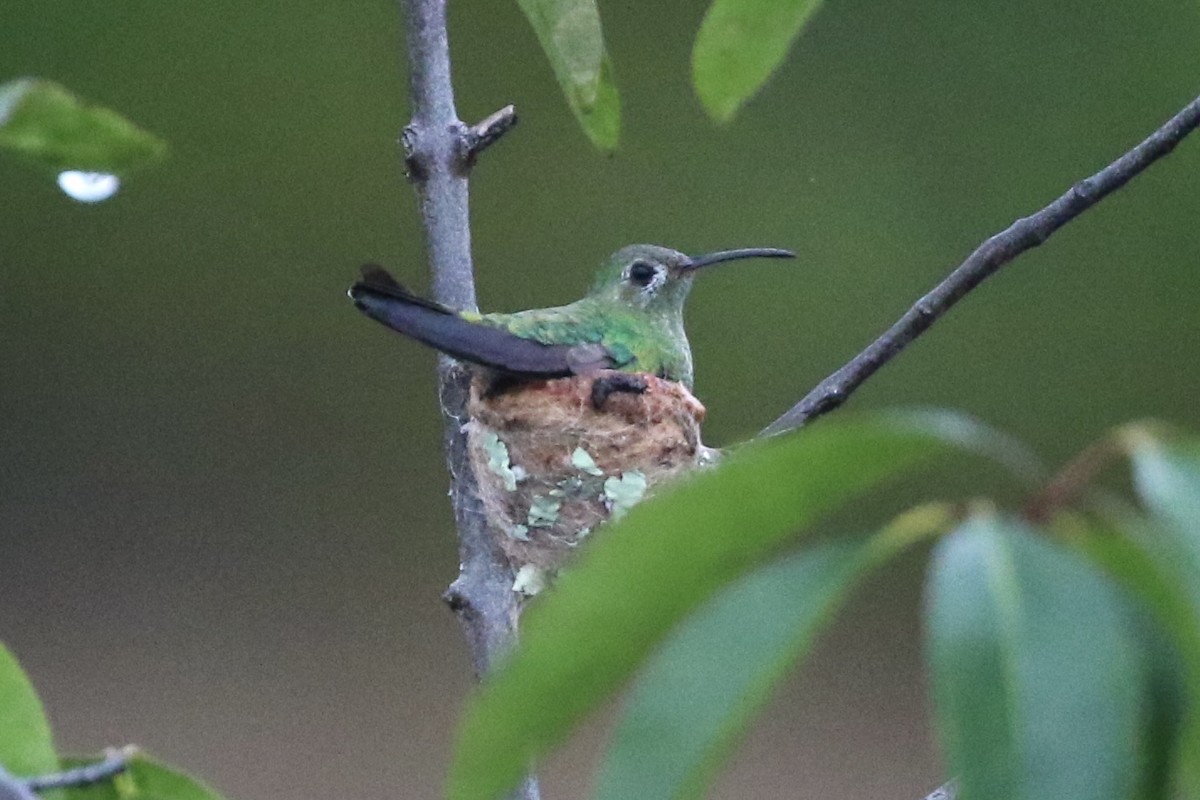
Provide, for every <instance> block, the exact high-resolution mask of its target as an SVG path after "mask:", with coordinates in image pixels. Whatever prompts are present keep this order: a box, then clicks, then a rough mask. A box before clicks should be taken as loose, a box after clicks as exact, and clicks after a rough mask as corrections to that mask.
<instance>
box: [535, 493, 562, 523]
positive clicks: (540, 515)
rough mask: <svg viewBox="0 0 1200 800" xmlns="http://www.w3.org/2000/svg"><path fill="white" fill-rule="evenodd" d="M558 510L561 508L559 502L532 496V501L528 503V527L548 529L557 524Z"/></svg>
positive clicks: (549, 498)
mask: <svg viewBox="0 0 1200 800" xmlns="http://www.w3.org/2000/svg"><path fill="white" fill-rule="evenodd" d="M560 508H562V501H561V500H556V499H554V498H553V497H543V496H541V495H534V497H533V499H532V500H530V501H529V527H531V528H549V527H550V526H551V525H553V524H554V523H556V522H558V510H559V509H560Z"/></svg>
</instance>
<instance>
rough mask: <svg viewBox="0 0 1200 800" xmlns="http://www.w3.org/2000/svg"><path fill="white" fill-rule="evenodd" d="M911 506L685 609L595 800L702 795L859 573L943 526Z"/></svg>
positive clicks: (944, 518) (637, 693)
mask: <svg viewBox="0 0 1200 800" xmlns="http://www.w3.org/2000/svg"><path fill="white" fill-rule="evenodd" d="M949 520H950V515H949V513H948V511H947V510H946V509H945V508H944V507H928V508H922V509H917V510H916V511H914V512H910V513H908V514H906V515H904V516H903V517H901V518H900V519H899V520H898V521H897V522H896V523H893V524H892V525H890V526H888V527H887V528H885V529H884V531H883V532H881V533H880V534H877V535H876V536H874V537H871V538H870V539H860V540H849V539H837V540H832V541H827V542H822V543H819V544H815V545H813V546H812V547H811V548H809V549H806V550H804V551H802V552H800V553H798V554H796V555H793V556H791V557H789V558H786V559H783V560H780V561H777V562H775V563H772V564H768V565H767V566H764V567H762V568H760V569H758V570H757V571H755V572H753V573H751V574H750V575H748V576H747V577H745V578H743V579H742V580H740V581H738V582H737V583H735V584H733V585H732V586H730V587H729V588H727V589H726V590H724V591H723V592H722V593H721V594H719V595H717V596H716V597H715V598H714V599H713V600H711V601H710V602H709V603H708V604H706V605H705V606H704V607H703V608H702V609H701V610H700V611H698V612H696V613H695V614H694V615H692V616H691V617H690V618H689V619H688V620H686V621H685V622H684V623H683V625H682V627H680V628H679V629H678V630H677V631H676V632H675V633H673V634H672V635H671V638H670V639H668V640H667V642H666V643H665V644H664V645H663V647H662V648H661V649H660V650H659V652H658V653H656V654H655V656H654V657H653V658H652V659H651V660H650V663H649V664H648V665H647V667H646V668H645V670H644V671H643V672H642V674H641V676H640V677H639V678H638V680H637V682H636V684H635V685H634V689H633V692H632V694H631V695H630V698H629V701H628V704H627V710H626V712H625V715H624V717H623V718H622V720H621V724H620V726H619V727H618V728H617V731H616V733H615V735H614V738H613V744H612V746H611V747H610V749H609V751H608V753H607V755H606V758H605V762H604V765H603V769H602V773H601V780H600V784H599V790H598V792H597V794H596V797H597V798H598V800H624V798H628V797H636V798H639V800H660V799H661V800H668V799H674V798H692V797H700V796H702V795H703V792H704V789H705V788H706V786H707V784H708V782H709V781H710V780H711V778H712V776H713V775H714V774H715V773H716V771H717V769H718V768H719V767H720V766H721V764H722V762H723V761H724V759H725V756H726V754H727V753H728V752H729V751H730V750H731V749H732V747H733V745H734V743H735V742H736V740H737V739H738V738H739V736H740V734H741V732H742V731H743V730H744V729H745V726H746V724H747V723H748V721H749V720H750V718H751V717H752V716H753V714H754V713H755V712H756V711H757V710H758V709H759V708H761V707H762V705H763V703H764V702H765V701H766V699H767V695H768V693H769V692H770V691H771V689H772V688H774V686H775V684H776V683H778V682H779V680H780V679H782V678H783V676H784V675H786V674H787V671H788V670H789V669H790V668H791V667H792V665H793V664H795V663H796V662H797V661H798V660H800V659H803V658H804V657H805V656H806V655H807V654H808V652H809V651H810V648H811V646H812V642H813V640H814V638H815V636H816V635H817V634H818V633H819V632H820V631H821V630H822V629H823V628H824V627H825V625H826V624H827V623H828V622H829V620H830V619H831V618H832V617H833V615H834V614H835V613H836V611H837V609H838V608H839V607H840V606H841V605H842V603H843V602H844V600H845V599H846V597H847V596H848V595H849V593H850V591H851V590H852V589H853V588H854V587H855V586H856V585H857V583H858V581H859V580H860V579H861V578H863V577H864V576H865V575H866V574H867V572H868V571H869V570H870V569H872V568H874V567H876V566H878V565H879V564H881V563H883V562H884V561H886V560H888V559H889V558H891V557H892V556H894V555H895V554H896V553H898V552H899V551H900V550H901V549H902V548H903V547H904V546H905V545H907V544H909V543H910V542H912V541H914V540H915V539H916V538H917V537H919V536H921V535H924V534H928V533H931V532H936V531H937V530H941V529H943V528H945V527H946V525H947V524H948V523H949Z"/></svg>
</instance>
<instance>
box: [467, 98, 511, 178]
mask: <svg viewBox="0 0 1200 800" xmlns="http://www.w3.org/2000/svg"><path fill="white" fill-rule="evenodd" d="M516 124H517V108H516V106H512V105H507V106H505V107H504V108H502V109H500V110H499V111H496V112H494V113H492V114H490V115H488V116H487V117H485V118H484V119H482V120H480V121H479V122H477V123H475V124H474V125H472V126H471V129H470V130H469V131H467V162H468V163H469V164H472V165H473V164H474V163H475V158H476V157H477V156H478V155H479V154H480V153H482V152H483V151H484V150H486V149H488V148H489V147H491V146H492V145H493V144H495V143H496V142H498V141H500V138H501V137H502V136H504V134H506V133H508V132H509V131H511V130H512V129H513V128H514V127H516Z"/></svg>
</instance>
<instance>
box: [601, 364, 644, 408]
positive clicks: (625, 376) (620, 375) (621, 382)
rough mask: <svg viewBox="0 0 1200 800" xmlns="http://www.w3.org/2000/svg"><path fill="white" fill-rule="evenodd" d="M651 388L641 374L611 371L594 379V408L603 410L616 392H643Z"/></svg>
mask: <svg viewBox="0 0 1200 800" xmlns="http://www.w3.org/2000/svg"><path fill="white" fill-rule="evenodd" d="M647 388H649V387H648V385H647V384H646V379H645V378H644V377H642V376H641V375H634V374H631V373H628V372H610V373H608V374H607V375H601V376H600V377H598V378H596V379H595V380H593V381H592V408H594V409H596V410H597V411H601V410H603V408H604V404H605V403H606V402H608V398H609V396H610V395H612V394H613V393H614V392H624V393H626V394H643V393H644V392H645V391H646V389H647Z"/></svg>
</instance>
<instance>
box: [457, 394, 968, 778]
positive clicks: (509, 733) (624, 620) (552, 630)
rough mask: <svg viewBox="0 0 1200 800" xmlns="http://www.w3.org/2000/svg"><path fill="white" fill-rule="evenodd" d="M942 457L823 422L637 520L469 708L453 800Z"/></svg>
mask: <svg viewBox="0 0 1200 800" xmlns="http://www.w3.org/2000/svg"><path fill="white" fill-rule="evenodd" d="M944 449H946V445H945V444H944V443H943V442H941V441H940V440H939V439H938V438H937V437H936V436H934V435H932V434H930V433H929V432H927V431H922V430H920V429H919V427H917V426H914V425H913V424H912V423H911V421H905V422H897V421H896V420H895V419H892V418H887V417H883V416H879V417H874V418H859V419H857V420H854V421H850V420H842V421H839V422H836V423H834V422H823V423H822V424H821V425H818V426H816V427H813V428H811V429H806V430H803V431H800V432H798V433H797V434H794V435H790V436H782V437H778V438H777V439H775V440H770V441H766V442H759V443H756V444H754V445H752V446H748V447H746V448H744V449H743V450H742V451H739V452H738V453H736V454H734V455H733V456H732V457H730V458H729V459H728V460H727V461H726V463H724V464H723V465H722V466H721V467H719V468H718V469H715V470H713V471H711V472H705V473H701V474H697V475H694V476H691V477H690V478H689V479H688V480H686V481H683V482H682V483H681V484H680V485H678V486H676V487H673V488H672V489H671V490H669V491H667V492H664V493H663V495H662V496H660V497H657V498H655V499H653V500H651V501H649V502H646V503H643V504H641V505H639V506H637V507H636V508H634V509H633V510H632V511H631V512H630V513H629V515H628V516H627V517H626V518H625V519H623V520H622V521H621V522H620V523H618V524H615V525H612V526H611V527H609V528H607V529H606V530H605V531H604V535H602V536H598V537H597V540H596V541H595V542H593V543H592V545H591V546H590V547H589V548H588V551H587V552H586V553H585V554H584V555H585V557H584V558H583V559H582V560H581V561H580V563H579V564H578V565H577V566H576V567H574V568H573V569H571V570H570V571H569V572H567V573H566V574H565V575H563V576H562V577H561V578H560V580H559V585H558V587H557V589H556V591H555V592H554V593H553V594H552V596H551V597H549V598H548V599H547V600H546V601H545V602H542V603H540V604H538V605H535V606H534V607H532V608H530V610H529V612H528V613H527V614H526V618H525V620H524V624H523V630H522V636H521V646H520V647H519V648H518V649H517V651H516V652H515V653H514V654H513V656H512V658H511V660H510V662H509V663H508V664H506V665H505V666H504V667H503V668H502V669H501V670H500V671H499V672H498V673H497V674H495V675H493V676H492V677H491V678H490V679H489V680H488V681H486V682H485V684H484V685H483V687H482V688H481V691H479V692H477V693H476V695H475V696H474V697H473V699H472V701H471V703H470V704H469V706H468V709H467V712H466V715H465V719H464V723H463V728H462V731H461V734H460V739H459V746H458V749H457V751H456V755H455V760H454V762H453V764H452V767H451V772H450V777H449V796H450V797H451V798H452V799H453V800H485V799H486V800H491V798H494V797H496V796H498V795H499V794H501V793H502V792H504V791H506V790H508V789H510V788H511V787H513V786H514V785H516V783H517V781H518V780H519V779H520V777H521V775H522V774H523V773H524V771H525V770H526V769H527V768H528V767H529V765H530V762H531V761H532V760H533V759H534V758H536V757H537V756H540V755H541V754H543V753H545V752H546V751H547V750H548V749H549V748H551V747H552V746H554V745H555V744H557V743H558V742H560V741H561V740H562V739H563V738H564V737H565V736H566V734H567V732H568V731H569V730H570V729H571V728H572V726H573V725H575V724H576V723H577V722H579V721H580V720H581V719H582V718H583V717H584V716H585V715H586V714H587V713H588V712H590V711H591V710H593V709H594V708H596V706H598V705H599V704H600V703H601V702H603V701H604V700H605V698H607V697H608V696H609V695H610V694H611V693H612V692H614V691H615V690H616V689H617V688H618V687H620V686H621V685H622V684H623V683H624V681H625V680H626V679H628V678H629V677H630V676H631V674H632V673H633V671H634V670H635V669H636V668H637V666H638V665H639V664H640V663H641V661H642V660H643V659H644V658H645V657H646V655H647V654H648V653H649V652H650V650H651V649H652V648H653V647H654V646H655V645H656V644H657V643H658V642H659V641H661V640H662V639H663V638H664V637H665V636H666V634H667V633H668V632H669V631H670V630H671V628H672V627H674V626H675V625H676V624H677V623H678V622H680V621H681V620H682V619H684V618H685V617H686V616H687V615H688V614H689V613H690V612H691V611H692V610H693V609H695V608H696V607H697V606H698V605H699V604H700V603H702V602H703V601H704V600H705V599H706V598H708V597H709V596H710V595H712V594H713V593H714V592H715V591H717V590H718V589H720V588H721V587H722V586H724V585H726V584H727V583H729V582H730V581H731V580H733V579H734V578H736V577H738V576H739V575H741V574H743V573H745V572H746V571H748V570H749V569H751V568H752V567H753V566H754V565H755V564H757V563H759V562H760V561H762V560H763V559H764V558H765V557H766V556H768V555H770V554H772V553H773V552H775V550H776V549H777V548H778V547H779V546H780V544H781V543H782V542H784V541H786V540H789V539H791V538H793V537H794V535H795V534H796V532H797V531H800V530H802V529H803V528H804V527H805V526H807V525H809V524H811V523H812V522H813V521H814V520H815V519H816V518H818V517H819V516H820V515H821V514H824V513H827V512H829V511H831V510H833V509H835V508H837V507H839V506H840V505H842V504H843V503H844V502H845V501H847V500H848V499H850V498H851V497H854V496H856V495H858V494H860V493H861V492H863V491H864V490H866V489H868V488H870V487H871V486H872V485H874V484H876V483H878V482H879V481H880V480H882V479H884V478H886V477H887V476H889V475H891V474H895V473H897V472H899V471H901V470H904V469H906V468H910V467H913V466H914V465H916V464H917V463H919V462H921V461H922V460H925V459H928V458H930V457H932V456H933V455H934V454H936V453H937V452H939V451H940V450H944Z"/></svg>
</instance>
